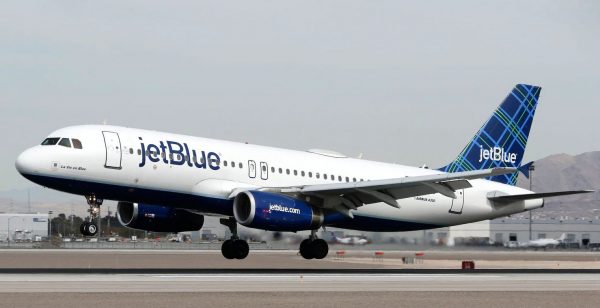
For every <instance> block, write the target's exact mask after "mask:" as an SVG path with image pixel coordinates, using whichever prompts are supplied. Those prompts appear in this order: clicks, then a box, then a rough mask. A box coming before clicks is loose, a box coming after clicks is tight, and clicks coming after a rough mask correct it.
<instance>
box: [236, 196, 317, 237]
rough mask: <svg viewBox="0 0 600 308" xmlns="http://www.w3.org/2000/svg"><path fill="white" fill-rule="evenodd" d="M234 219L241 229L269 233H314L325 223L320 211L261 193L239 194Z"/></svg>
mask: <svg viewBox="0 0 600 308" xmlns="http://www.w3.org/2000/svg"><path fill="white" fill-rule="evenodd" d="M233 215H234V216H235V219H236V220H237V222H238V223H239V224H241V225H243V226H246V227H250V228H257V229H263V230H268V231H301V230H315V229H318V228H319V227H321V226H322V225H323V221H324V219H325V216H324V214H323V211H322V210H321V209H320V208H317V207H314V206H313V205H311V204H309V203H307V202H305V201H303V200H299V199H295V198H292V197H290V196H287V195H282V194H276V193H269V192H262V191H244V192H241V193H239V194H238V195H237V196H236V197H235V199H234V201H233Z"/></svg>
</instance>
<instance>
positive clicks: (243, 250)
mask: <svg viewBox="0 0 600 308" xmlns="http://www.w3.org/2000/svg"><path fill="white" fill-rule="evenodd" d="M249 252H250V247H249V246H248V243H247V242H246V241H244V240H240V239H235V240H234V239H230V240H226V241H225V242H223V245H222V246H221V253H222V254H223V257H225V258H227V259H239V260H241V259H244V258H246V257H247V256H248V253H249Z"/></svg>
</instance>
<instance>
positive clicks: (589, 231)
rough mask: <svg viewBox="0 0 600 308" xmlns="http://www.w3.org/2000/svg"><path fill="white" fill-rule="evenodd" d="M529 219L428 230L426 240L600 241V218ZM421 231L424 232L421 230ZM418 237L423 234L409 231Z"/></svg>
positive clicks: (456, 242) (496, 242) (472, 242)
mask: <svg viewBox="0 0 600 308" xmlns="http://www.w3.org/2000/svg"><path fill="white" fill-rule="evenodd" d="M529 222H530V221H529V220H528V219H511V218H502V219H495V220H485V221H480V222H475V223H470V224H464V225H458V226H452V227H448V228H439V229H433V230H427V231H425V242H426V243H430V244H440V245H443V244H446V245H450V246H453V245H478V244H482V245H483V244H494V245H502V244H504V243H506V242H521V243H523V242H528V241H530V240H537V239H544V238H548V239H549V238H552V239H558V238H560V237H561V236H562V234H565V236H566V238H565V243H566V244H578V245H579V246H580V247H585V246H587V245H588V244H589V243H600V220H599V219H564V220H561V219H544V220H533V221H532V223H531V224H530V223H529ZM421 232H422V231H421ZM404 235H408V236H410V237H412V238H413V241H415V239H418V237H421V238H423V234H422V233H421V234H419V232H418V231H416V232H406V233H405V234H404Z"/></svg>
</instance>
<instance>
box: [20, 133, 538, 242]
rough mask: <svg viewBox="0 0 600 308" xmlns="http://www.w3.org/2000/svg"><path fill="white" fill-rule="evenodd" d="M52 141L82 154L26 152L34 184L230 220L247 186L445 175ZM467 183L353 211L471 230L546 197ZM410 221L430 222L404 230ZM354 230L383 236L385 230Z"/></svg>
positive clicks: (249, 151)
mask: <svg viewBox="0 0 600 308" xmlns="http://www.w3.org/2000/svg"><path fill="white" fill-rule="evenodd" d="M49 137H57V138H59V137H61V138H76V139H78V140H80V141H81V143H82V148H81V149H76V148H73V147H65V146H60V145H52V146H48V145H38V146H35V147H33V148H30V149H28V150H26V151H25V152H23V153H22V154H21V155H20V156H19V158H18V159H17V162H16V166H17V169H18V170H19V172H20V173H21V174H23V175H24V176H25V177H27V178H29V179H30V180H32V181H34V182H36V183H39V184H41V185H44V186H47V187H50V188H54V189H58V190H61V191H65V192H69V193H75V194H82V195H83V194H87V193H97V194H98V195H99V196H102V197H104V198H106V199H114V200H118V201H130V202H146V203H153V204H160V205H166V206H173V207H181V208H186V209H189V210H194V211H196V212H199V213H204V214H207V215H222V216H232V214H231V213H232V208H231V206H232V202H231V200H232V198H233V197H234V196H232V192H234V191H235V190H239V189H253V188H264V187H287V186H302V185H310V184H326V183H341V182H347V181H349V182H353V181H369V180H379V179H392V178H402V177H407V176H418V175H428V174H439V173H442V172H441V171H438V170H429V169H423V168H415V167H408V166H401V165H396V164H388V163H381V162H374V161H368V160H362V159H354V158H349V157H345V156H343V155H337V154H332V153H328V152H324V151H323V152H317V153H315V152H302V151H292V150H285V149H279V148H272V147H265V146H258V145H252V144H243V143H236V142H229V141H222V140H214V139H206V138H199V137H192V136H185V135H177V134H169V133H163V132H156V131H148V130H141V129H133V128H126V127H118V126H106V125H85V126H72V127H67V128H63V129H59V130H57V131H55V132H53V133H52V134H50V135H49ZM161 143H162V144H161ZM149 152H156V153H155V154H152V153H151V154H150V155H148V154H149ZM194 158H195V159H194ZM469 182H470V183H471V185H472V187H471V188H466V189H464V190H460V191H458V192H457V196H458V198H457V199H452V198H448V197H446V196H443V195H441V194H431V195H426V196H420V197H415V198H407V199H400V200H398V203H399V204H400V208H394V207H391V206H389V205H387V204H384V203H376V204H369V205H365V206H362V207H359V208H358V209H356V210H353V214H354V216H358V217H368V218H370V219H375V220H371V221H377V220H378V219H381V220H386V221H387V222H388V227H387V228H384V229H385V230H390V228H389V222H392V223H393V222H395V221H396V222H397V223H398V225H399V227H398V228H397V230H398V231H400V230H408V229H419V228H425V227H426V226H430V227H435V226H449V225H457V224H464V223H469V222H474V221H479V220H485V219H491V218H496V217H501V216H506V215H510V214H513V213H518V212H522V211H526V210H530V209H534V208H537V207H540V206H542V205H543V200H542V199H534V200H527V201H518V202H514V203H511V204H502V205H496V204H494V203H493V202H491V201H489V200H488V199H487V197H486V194H487V193H488V192H491V191H500V192H503V193H505V194H526V193H529V191H527V190H524V189H521V188H518V187H514V186H510V185H505V184H501V183H497V182H492V181H488V180H470V181H469ZM405 223H411V224H416V225H415V226H418V225H420V224H422V225H423V226H422V227H404V228H403V227H400V224H405ZM354 228H356V229H365V230H374V231H377V226H370V227H365V228H360V227H354ZM392 229H394V228H392Z"/></svg>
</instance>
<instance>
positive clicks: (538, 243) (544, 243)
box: [519, 233, 567, 249]
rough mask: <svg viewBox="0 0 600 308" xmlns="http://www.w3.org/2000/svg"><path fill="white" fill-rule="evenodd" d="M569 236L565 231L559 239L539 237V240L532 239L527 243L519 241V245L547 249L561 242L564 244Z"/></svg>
mask: <svg viewBox="0 0 600 308" xmlns="http://www.w3.org/2000/svg"><path fill="white" fill-rule="evenodd" d="M566 238H567V235H566V234H565V233H563V234H562V235H561V236H560V237H559V238H557V239H553V238H539V239H537V240H531V241H528V242H526V243H519V247H530V248H535V249H538V248H543V249H546V248H548V247H556V246H558V245H560V244H562V243H563V242H564V241H565V239H566Z"/></svg>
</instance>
